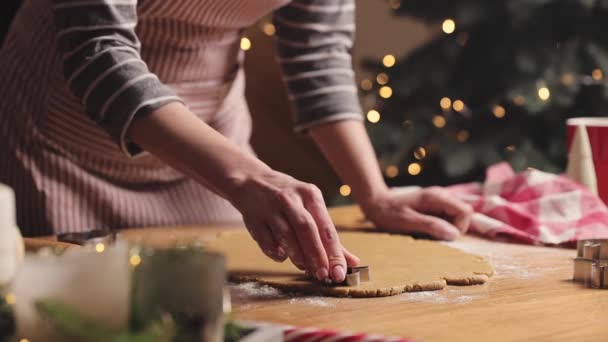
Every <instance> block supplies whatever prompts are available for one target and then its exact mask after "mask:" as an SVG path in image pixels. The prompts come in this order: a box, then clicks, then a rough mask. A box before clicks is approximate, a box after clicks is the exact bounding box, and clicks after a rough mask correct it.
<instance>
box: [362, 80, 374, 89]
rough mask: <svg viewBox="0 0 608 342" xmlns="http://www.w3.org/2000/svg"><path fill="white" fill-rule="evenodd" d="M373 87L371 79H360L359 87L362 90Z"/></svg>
mask: <svg viewBox="0 0 608 342" xmlns="http://www.w3.org/2000/svg"><path fill="white" fill-rule="evenodd" d="M372 87H373V84H372V81H370V80H368V79H365V80H363V81H361V89H363V90H371V89H372Z"/></svg>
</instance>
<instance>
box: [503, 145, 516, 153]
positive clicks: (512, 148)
mask: <svg viewBox="0 0 608 342" xmlns="http://www.w3.org/2000/svg"><path fill="white" fill-rule="evenodd" d="M514 151H515V145H509V146H507V147H505V152H514Z"/></svg>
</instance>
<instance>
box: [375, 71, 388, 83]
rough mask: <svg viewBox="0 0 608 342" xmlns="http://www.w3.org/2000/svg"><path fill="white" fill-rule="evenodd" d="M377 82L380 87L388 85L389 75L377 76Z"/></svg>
mask: <svg viewBox="0 0 608 342" xmlns="http://www.w3.org/2000/svg"><path fill="white" fill-rule="evenodd" d="M376 82H378V84H379V85H385V84H387V83H388V75H387V74H385V73H383V72H381V73H379V74H378V75H377V76H376Z"/></svg>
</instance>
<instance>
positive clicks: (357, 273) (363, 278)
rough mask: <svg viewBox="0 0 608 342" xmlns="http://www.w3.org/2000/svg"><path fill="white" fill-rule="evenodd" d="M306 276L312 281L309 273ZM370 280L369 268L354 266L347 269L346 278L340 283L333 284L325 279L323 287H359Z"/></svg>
mask: <svg viewBox="0 0 608 342" xmlns="http://www.w3.org/2000/svg"><path fill="white" fill-rule="evenodd" d="M306 275H307V276H308V277H309V278H311V279H314V276H313V275H312V274H310V273H308V272H307V273H306ZM370 280H371V276H370V271H369V266H355V267H347V269H346V278H345V279H344V281H343V282H341V283H334V282H332V281H331V279H326V280H325V281H323V283H324V284H325V285H328V286H331V285H337V286H359V285H361V282H368V281H370Z"/></svg>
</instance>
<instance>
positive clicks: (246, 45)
mask: <svg viewBox="0 0 608 342" xmlns="http://www.w3.org/2000/svg"><path fill="white" fill-rule="evenodd" d="M250 49H251V40H249V38H247V37H243V38H241V50H243V51H248V50H250Z"/></svg>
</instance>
